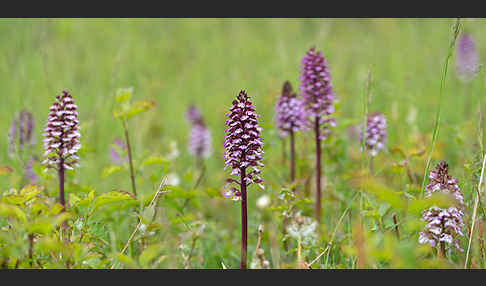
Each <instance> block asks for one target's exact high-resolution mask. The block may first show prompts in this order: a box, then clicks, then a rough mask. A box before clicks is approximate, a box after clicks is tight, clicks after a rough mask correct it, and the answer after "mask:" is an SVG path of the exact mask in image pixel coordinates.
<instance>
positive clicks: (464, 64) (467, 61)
mask: <svg viewBox="0 0 486 286" xmlns="http://www.w3.org/2000/svg"><path fill="white" fill-rule="evenodd" d="M478 61H479V57H478V53H477V51H476V43H475V41H474V38H473V37H472V36H470V35H468V34H462V35H461V37H459V40H458V41H457V52H456V70H457V75H458V76H459V79H460V80H462V81H463V82H468V81H470V80H471V79H473V78H474V76H475V75H476V73H478V71H479V65H478Z"/></svg>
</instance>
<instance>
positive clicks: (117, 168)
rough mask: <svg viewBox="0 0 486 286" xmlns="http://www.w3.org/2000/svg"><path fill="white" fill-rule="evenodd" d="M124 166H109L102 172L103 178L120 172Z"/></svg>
mask: <svg viewBox="0 0 486 286" xmlns="http://www.w3.org/2000/svg"><path fill="white" fill-rule="evenodd" d="M121 170H122V168H121V167H120V166H109V167H106V168H104V169H103V171H102V172H101V179H104V178H106V177H108V176H110V175H113V174H114V173H116V172H120V171H121Z"/></svg>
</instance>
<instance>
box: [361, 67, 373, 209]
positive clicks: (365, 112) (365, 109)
mask: <svg viewBox="0 0 486 286" xmlns="http://www.w3.org/2000/svg"><path fill="white" fill-rule="evenodd" d="M370 86H371V69H368V77H367V78H366V84H365V92H364V93H363V96H364V98H363V127H362V130H361V133H362V134H361V168H362V169H364V168H365V158H366V144H365V142H366V129H367V128H368V126H367V125H368V106H369V104H370ZM362 191H363V190H362V188H361V187H360V194H361V195H360V199H359V208H360V212H359V213H360V215H361V213H362V211H363V195H362V193H363V192H362Z"/></svg>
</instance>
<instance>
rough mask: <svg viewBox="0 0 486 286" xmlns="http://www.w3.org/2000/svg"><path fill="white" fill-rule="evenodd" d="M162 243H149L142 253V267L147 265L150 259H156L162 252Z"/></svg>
mask: <svg viewBox="0 0 486 286" xmlns="http://www.w3.org/2000/svg"><path fill="white" fill-rule="evenodd" d="M161 250H162V245H161V244H160V243H157V244H152V245H149V246H148V247H147V248H146V249H145V250H144V251H143V252H142V254H140V257H139V263H140V266H142V267H147V266H148V264H149V263H150V261H152V260H153V259H155V258H156V257H157V256H158V255H159V254H160V252H161Z"/></svg>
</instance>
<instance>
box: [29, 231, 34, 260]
mask: <svg viewBox="0 0 486 286" xmlns="http://www.w3.org/2000/svg"><path fill="white" fill-rule="evenodd" d="M29 260H30V267H32V265H33V264H34V234H33V233H30V234H29Z"/></svg>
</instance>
